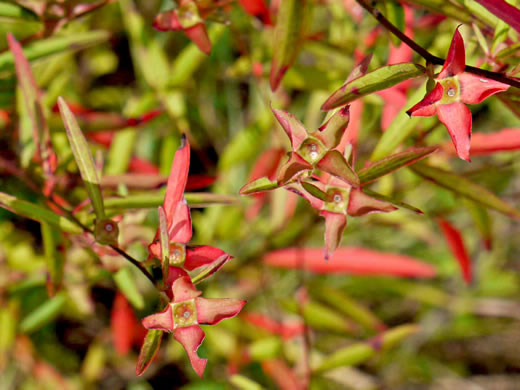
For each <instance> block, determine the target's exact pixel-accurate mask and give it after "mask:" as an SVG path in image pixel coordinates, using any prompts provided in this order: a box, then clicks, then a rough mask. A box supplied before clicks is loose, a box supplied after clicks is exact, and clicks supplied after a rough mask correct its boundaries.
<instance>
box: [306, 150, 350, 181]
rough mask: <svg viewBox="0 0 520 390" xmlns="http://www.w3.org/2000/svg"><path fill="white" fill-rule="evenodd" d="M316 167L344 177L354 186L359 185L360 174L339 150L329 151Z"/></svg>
mask: <svg viewBox="0 0 520 390" xmlns="http://www.w3.org/2000/svg"><path fill="white" fill-rule="evenodd" d="M316 167H318V168H319V169H321V170H323V171H325V172H328V173H330V174H331V175H334V176H336V177H338V178H340V179H342V180H343V181H345V182H346V183H348V184H350V185H351V186H353V187H359V184H360V183H359V178H358V175H357V174H356V172H354V170H353V169H352V168H351V167H350V165H349V164H348V162H347V160H345V158H344V157H343V156H342V154H341V153H340V152H338V151H337V150H331V151H329V152H327V153H326V154H325V156H324V157H323V158H322V159H321V160H320V161H319V162H318V164H317V165H316Z"/></svg>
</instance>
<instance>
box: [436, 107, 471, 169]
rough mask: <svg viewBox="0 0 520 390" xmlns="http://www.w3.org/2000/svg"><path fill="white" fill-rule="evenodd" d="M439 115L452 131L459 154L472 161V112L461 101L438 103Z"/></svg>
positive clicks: (450, 131) (449, 130) (462, 157)
mask: <svg viewBox="0 0 520 390" xmlns="http://www.w3.org/2000/svg"><path fill="white" fill-rule="evenodd" d="M437 115H438V117H439V120H440V121H441V122H442V123H444V125H445V126H446V128H447V129H448V132H449V133H450V136H451V139H452V141H453V144H454V145H455V150H456V151H457V154H458V156H459V157H460V158H461V159H463V160H466V161H470V158H469V147H470V139H471V120H472V119H471V112H470V111H469V108H468V107H466V106H465V105H464V103H461V102H455V103H451V104H438V105H437Z"/></svg>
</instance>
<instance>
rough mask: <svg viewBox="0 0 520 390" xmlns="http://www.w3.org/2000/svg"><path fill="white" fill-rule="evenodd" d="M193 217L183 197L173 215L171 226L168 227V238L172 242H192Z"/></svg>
mask: <svg viewBox="0 0 520 390" xmlns="http://www.w3.org/2000/svg"><path fill="white" fill-rule="evenodd" d="M192 234H193V233H192V229H191V216H190V208H189V207H188V202H186V199H185V198H184V197H183V198H182V199H181V200H180V201H179V203H177V207H176V208H175V211H174V213H173V217H172V219H171V224H170V226H169V227H168V237H169V238H170V241H171V242H178V243H181V244H186V243H188V242H189V241H190V240H191V236H192Z"/></svg>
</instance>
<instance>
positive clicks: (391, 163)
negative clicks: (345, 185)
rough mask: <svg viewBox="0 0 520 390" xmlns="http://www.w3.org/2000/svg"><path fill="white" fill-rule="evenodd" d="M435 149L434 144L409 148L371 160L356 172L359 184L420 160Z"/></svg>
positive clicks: (369, 181) (371, 180)
mask: <svg viewBox="0 0 520 390" xmlns="http://www.w3.org/2000/svg"><path fill="white" fill-rule="evenodd" d="M436 150H437V147H435V146H429V147H426V148H410V149H408V150H407V151H405V152H402V153H397V154H393V155H391V156H388V157H386V158H384V159H382V160H379V161H376V162H373V163H371V164H370V165H369V166H368V167H366V168H363V169H362V170H361V171H359V172H358V176H359V180H360V181H361V185H365V184H368V183H371V182H373V181H374V180H376V179H378V178H380V177H381V176H384V175H387V174H389V173H392V172H394V171H397V170H398V169H401V168H403V167H406V166H407V165H410V164H413V163H415V162H417V161H419V160H422V159H423V158H425V157H426V156H428V155H429V154H431V153H433V152H435V151H436Z"/></svg>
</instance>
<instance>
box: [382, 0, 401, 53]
mask: <svg viewBox="0 0 520 390" xmlns="http://www.w3.org/2000/svg"><path fill="white" fill-rule="evenodd" d="M385 5H386V7H385V8H386V18H387V19H388V20H389V21H390V22H391V23H392V24H393V25H394V26H396V27H397V28H398V29H399V30H401V32H404V25H405V24H404V9H403V7H402V6H401V4H399V3H396V2H394V1H387V2H385ZM390 39H391V41H392V43H393V44H394V46H396V47H397V46H399V45H400V44H401V40H400V39H399V38H397V37H396V36H395V35H394V34H390Z"/></svg>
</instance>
